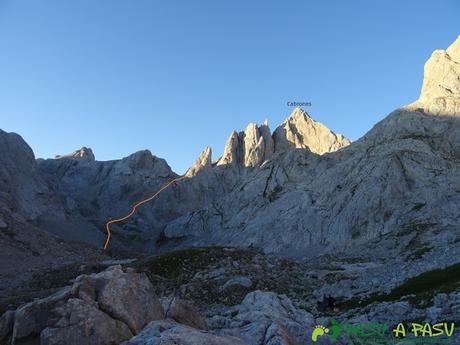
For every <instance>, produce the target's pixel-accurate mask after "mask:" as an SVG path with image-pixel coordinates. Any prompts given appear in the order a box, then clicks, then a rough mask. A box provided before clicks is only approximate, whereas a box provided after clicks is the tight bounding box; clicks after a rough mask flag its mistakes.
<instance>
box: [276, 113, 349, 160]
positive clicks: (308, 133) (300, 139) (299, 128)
mask: <svg viewBox="0 0 460 345" xmlns="http://www.w3.org/2000/svg"><path fill="white" fill-rule="evenodd" d="M273 138H274V141H275V149H276V150H277V151H281V150H286V149H288V148H290V147H294V148H303V149H308V150H310V151H311V152H313V153H316V154H320V155H322V154H324V153H328V152H333V151H337V150H338V149H340V148H342V147H345V146H348V145H350V143H351V142H350V140H348V139H347V138H345V137H344V136H343V135H341V134H335V133H334V132H332V131H331V130H330V129H329V128H327V127H326V126H324V125H323V124H322V123H319V122H316V121H315V120H313V119H312V118H311V117H310V116H309V115H308V114H307V113H306V112H305V111H304V110H302V109H299V108H297V109H295V110H294V111H293V112H292V114H291V115H290V116H289V117H288V118H287V119H286V121H284V123H283V124H282V125H281V126H279V127H278V128H277V129H276V130H275V132H274V133H273Z"/></svg>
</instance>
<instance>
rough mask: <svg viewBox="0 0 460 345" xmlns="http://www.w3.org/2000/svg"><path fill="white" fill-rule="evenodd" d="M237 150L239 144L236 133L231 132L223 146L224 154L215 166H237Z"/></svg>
mask: <svg viewBox="0 0 460 345" xmlns="http://www.w3.org/2000/svg"><path fill="white" fill-rule="evenodd" d="M239 150H240V144H239V137H238V133H237V132H235V131H233V132H232V133H231V134H230V137H229V138H228V140H227V143H226V144H225V148H224V154H223V155H222V157H221V158H220V159H219V160H218V161H217V165H229V166H235V165H237V164H238V161H239Z"/></svg>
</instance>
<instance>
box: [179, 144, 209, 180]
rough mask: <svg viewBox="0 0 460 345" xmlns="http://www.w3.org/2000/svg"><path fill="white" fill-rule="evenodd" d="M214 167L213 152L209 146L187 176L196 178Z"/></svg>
mask: <svg viewBox="0 0 460 345" xmlns="http://www.w3.org/2000/svg"><path fill="white" fill-rule="evenodd" d="M211 167H212V150H211V148H210V147H209V146H207V147H206V148H205V149H204V150H203V152H201V154H200V155H199V156H198V158H197V160H196V162H195V164H194V165H193V166H192V167H191V168H190V169H189V170H188V171H187V173H186V174H185V175H187V176H195V175H197V174H198V173H199V172H201V171H205V170H208V169H210V168H211Z"/></svg>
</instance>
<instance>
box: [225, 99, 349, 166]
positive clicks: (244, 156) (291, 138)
mask: <svg viewBox="0 0 460 345" xmlns="http://www.w3.org/2000/svg"><path fill="white" fill-rule="evenodd" d="M349 144H350V141H349V140H348V139H346V138H345V137H344V136H343V135H341V134H335V133H334V132H332V131H331V130H330V129H328V128H327V127H326V126H324V125H323V124H321V123H319V122H316V121H314V120H313V119H312V118H311V117H310V116H309V115H308V114H307V113H306V112H305V111H304V110H302V109H299V108H297V109H295V110H294V111H293V112H292V114H291V115H290V116H289V117H288V118H287V120H286V121H285V122H284V123H283V124H282V125H281V126H279V127H278V128H277V129H276V130H275V132H274V133H273V135H272V134H271V132H270V128H269V127H268V123H267V121H265V122H264V124H263V125H261V126H257V125H256V124H255V123H250V124H249V125H248V126H247V127H246V129H245V130H244V132H240V133H237V132H235V131H234V132H232V134H231V135H230V137H229V139H228V141H227V144H226V145H225V149H224V154H223V155H222V157H221V158H220V159H219V160H218V162H217V165H218V166H220V165H229V166H242V167H248V168H252V167H259V166H261V165H262V163H263V162H265V161H267V160H268V159H270V158H271V157H272V156H273V154H274V153H275V151H276V152H283V151H286V150H289V149H291V148H303V149H309V150H310V151H311V152H314V153H317V154H324V153H328V152H333V151H336V150H338V149H340V148H342V147H345V146H348V145H349Z"/></svg>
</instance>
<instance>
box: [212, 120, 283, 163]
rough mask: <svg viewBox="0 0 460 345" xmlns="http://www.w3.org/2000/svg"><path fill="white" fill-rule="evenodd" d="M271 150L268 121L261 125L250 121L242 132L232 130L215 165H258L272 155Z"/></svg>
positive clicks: (271, 140)
mask: <svg viewBox="0 0 460 345" xmlns="http://www.w3.org/2000/svg"><path fill="white" fill-rule="evenodd" d="M273 151H274V142H273V138H272V136H271V134H270V128H269V127H268V123H267V122H265V123H264V124H263V125H261V126H257V125H256V124H255V123H250V124H249V125H248V126H247V127H246V129H245V130H244V132H240V133H237V132H232V134H231V135H230V138H229V139H228V141H227V144H226V145H225V149H224V154H223V155H222V157H221V158H220V159H219V160H218V161H217V165H218V166H220V165H229V166H235V165H236V166H242V167H249V168H252V167H258V166H260V165H261V164H262V163H263V162H264V161H266V160H267V159H269V158H270V157H271V156H272V154H273Z"/></svg>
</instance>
